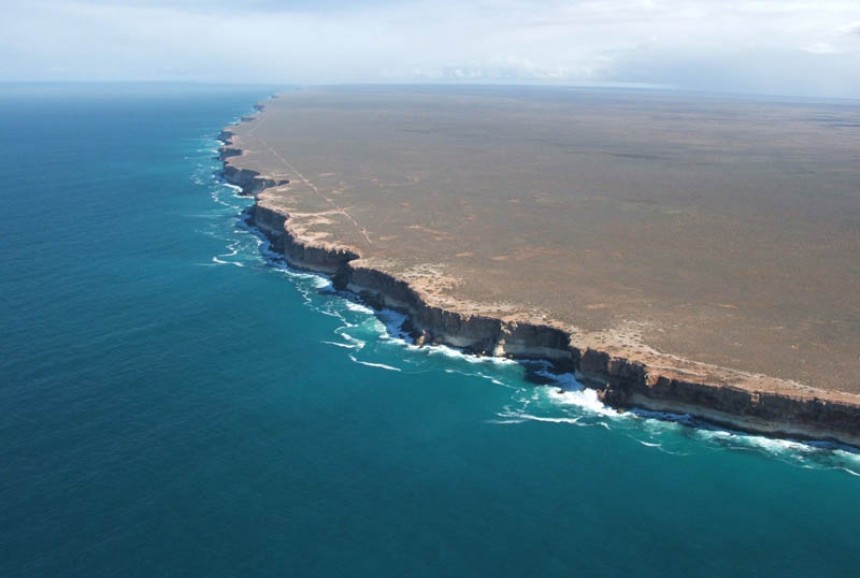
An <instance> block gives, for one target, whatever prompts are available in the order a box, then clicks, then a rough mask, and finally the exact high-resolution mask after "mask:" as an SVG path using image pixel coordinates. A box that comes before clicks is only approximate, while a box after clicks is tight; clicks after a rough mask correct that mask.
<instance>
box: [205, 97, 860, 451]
mask: <svg viewBox="0 0 860 578" xmlns="http://www.w3.org/2000/svg"><path fill="white" fill-rule="evenodd" d="M256 108H257V110H258V111H261V110H262V109H263V107H262V106H258V107H256ZM242 122H253V117H245V118H243V119H242ZM234 136H235V135H234V133H233V131H231V130H230V129H229V128H228V129H225V130H223V131H222V132H221V134H220V136H219V138H220V140H221V141H222V142H223V143H224V146H223V147H222V148H221V153H220V156H221V160H222V161H223V163H224V177H225V179H226V180H227V181H228V182H230V183H231V184H233V185H236V186H238V187H240V188H241V189H242V193H243V194H245V195H249V196H253V197H254V198H255V200H256V203H255V204H254V206H252V207H251V208H250V209H249V210H248V221H249V223H250V224H252V225H253V226H255V227H256V228H258V229H259V230H260V231H261V232H262V233H263V234H264V235H265V236H266V237H267V238H268V239H269V240H270V242H271V245H272V249H273V250H275V251H277V252H279V253H282V254H283V255H284V257H285V259H286V260H287V262H289V263H290V264H291V265H293V266H295V267H299V268H302V269H307V270H310V271H315V272H319V273H323V274H326V275H330V276H331V277H332V279H333V281H334V283H335V285H336V286H337V287H338V288H343V289H349V290H351V291H354V292H356V293H358V294H359V295H361V296H362V297H363V298H364V299H365V300H366V301H367V302H368V303H369V304H371V305H373V306H374V307H377V308H381V307H389V308H393V309H397V310H400V311H402V312H404V313H406V314H407V316H408V321H407V324H408V326H407V327H406V329H407V330H408V331H409V332H410V334H411V335H412V336H413V338H414V339H415V341H416V343H418V344H423V343H432V344H444V345H449V346H452V347H457V348H460V349H463V350H466V351H468V352H471V353H474V354H477V355H493V356H505V357H511V358H517V359H541V360H548V361H550V362H552V363H553V365H554V366H555V368H556V369H557V370H558V371H570V372H574V373H575V374H576V376H577V378H578V379H579V380H580V381H582V382H584V383H585V384H587V385H588V386H589V387H594V388H595V389H596V390H597V391H598V393H599V395H600V397H601V399H602V400H603V401H604V402H605V403H606V404H608V405H610V406H612V407H616V408H619V409H624V408H642V409H647V410H652V411H661V412H671V413H678V414H689V415H691V416H694V417H698V418H701V419H704V420H706V421H709V422H712V423H715V424H718V425H723V426H728V427H731V428H735V429H739V430H743V431H749V432H757V433H764V434H768V435H774V436H787V437H796V438H804V439H815V440H827V441H837V442H840V443H845V444H848V445H852V446H855V447H860V395H854V394H849V393H845V392H838V391H832V390H820V389H815V388H811V387H808V386H805V385H803V384H799V383H796V382H793V381H788V380H784V379H776V378H771V377H768V376H764V375H760V374H752V373H746V372H740V371H734V370H731V369H727V368H722V367H715V366H711V365H706V364H702V363H696V362H694V361H690V360H685V359H680V358H677V357H675V356H671V355H662V354H659V353H658V354H656V355H655V352H651V355H649V356H647V358H643V356H642V355H641V354H640V353H639V352H637V351H635V350H634V349H633V348H631V347H629V346H627V345H625V344H624V343H609V344H607V343H606V342H605V341H604V340H602V339H599V340H598V339H595V338H594V335H593V334H588V333H584V332H579V331H576V330H572V329H571V328H570V327H566V326H563V325H561V324H557V323H554V322H552V321H546V320H541V321H533V320H529V319H524V318H521V317H516V316H511V317H502V316H496V315H480V314H475V313H473V312H471V311H461V310H458V308H457V306H456V304H453V305H452V303H451V302H450V301H445V300H440V299H438V298H437V296H436V295H435V294H434V293H433V292H432V291H428V290H427V288H426V287H425V286H424V285H423V284H421V285H418V284H416V283H414V282H413V281H412V280H410V279H407V278H401V277H399V276H397V275H394V274H391V273H389V272H387V271H385V270H383V268H382V267H380V266H379V265H378V263H377V262H376V261H374V260H373V259H368V258H364V257H363V256H362V255H361V254H360V251H359V250H357V249H356V248H354V247H352V246H349V245H348V244H346V243H341V242H336V241H334V242H333V241H331V240H329V239H319V238H314V237H313V236H312V235H308V234H306V231H305V230H303V229H302V228H298V227H296V226H294V222H291V215H290V213H289V211H286V210H284V209H283V208H282V207H280V206H278V205H277V204H276V203H272V202H271V200H270V199H269V198H268V197H267V194H266V193H267V191H269V190H274V189H276V188H283V187H288V186H289V179H288V178H284V177H278V176H267V175H261V174H259V173H258V172H256V171H254V170H251V169H248V168H245V167H243V166H242V162H241V161H242V154H243V150H242V147H241V143H237V142H235V141H234ZM293 221H295V219H293Z"/></svg>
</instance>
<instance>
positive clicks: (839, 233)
mask: <svg viewBox="0 0 860 578" xmlns="http://www.w3.org/2000/svg"><path fill="white" fill-rule="evenodd" d="M257 108H258V114H257V115H255V116H253V117H246V118H244V119H243V120H242V122H240V123H239V124H237V125H234V126H231V127H228V128H226V129H225V130H224V131H223V132H222V135H221V138H222V141H223V142H224V143H225V144H224V147H222V149H221V157H222V159H223V161H224V175H225V177H226V178H227V180H228V181H230V182H232V183H233V184H236V185H238V186H240V187H241V188H242V190H243V192H244V193H245V194H248V195H253V196H254V197H255V198H256V204H255V205H254V207H252V209H251V210H250V212H249V216H250V219H251V221H252V223H253V224H254V225H255V226H256V227H257V228H259V229H260V231H262V232H263V233H264V234H266V235H267V236H268V238H269V239H270V240H271V241H272V245H273V248H274V249H275V250H277V251H279V252H282V253H283V254H284V256H285V258H286V259H287V261H288V262H290V263H291V264H292V265H294V266H297V267H301V268H304V269H309V270H312V271H316V272H320V273H325V274H328V275H331V276H332V277H333V279H334V282H335V284H336V285H337V286H338V287H341V288H346V289H350V290H352V291H355V292H357V293H359V294H360V295H362V296H363V298H364V299H365V300H366V301H367V302H368V303H370V304H371V305H374V306H377V307H391V308H395V309H398V310H401V311H403V312H405V313H407V314H408V318H409V321H408V328H407V329H408V330H409V331H410V333H411V334H412V335H413V337H414V339H415V340H416V342H417V343H419V344H421V343H439V344H446V345H451V346H454V347H458V348H462V349H464V350H467V351H469V352H472V353H475V354H478V355H495V356H507V357H513V358H521V359H544V360H549V361H551V362H553V363H554V364H555V366H556V367H557V369H558V370H559V371H573V372H575V373H576V374H577V376H578V378H579V379H580V380H582V381H583V382H584V383H586V384H587V385H589V386H592V387H595V388H596V389H597V390H598V392H599V394H600V396H601V398H602V399H603V400H604V402H605V403H607V404H609V405H611V406H614V407H618V408H631V407H634V408H644V409H650V410H656V411H666V412H673V413H684V414H690V415H693V416H696V417H700V418H703V419H705V420H708V421H711V422H714V423H716V424H720V425H725V426H728V427H732V428H737V429H741V430H744V431H754V432H761V433H767V434H772V435H778V436H790V437H797V438H809V439H820V440H833V441H838V442H842V443H846V444H849V445H853V446H857V447H860V379H858V378H857V376H858V375H860V301H858V299H857V294H856V289H857V288H858V287H860V260H858V259H857V255H860V235H858V234H857V232H858V231H860V189H858V183H860V168H858V167H857V166H856V163H854V162H853V159H854V156H855V154H856V150H860V135H858V131H857V128H856V127H857V126H860V124H858V123H857V121H858V119H860V110H858V108H857V107H856V106H855V107H852V106H850V105H842V106H840V105H834V104H829V105H815V104H809V103H806V104H798V103H794V104H792V103H782V104H776V105H774V104H772V103H761V102H759V103H756V102H741V101H727V100H707V99H701V98H699V99H695V100H690V99H687V100H685V99H683V98H679V97H677V96H671V95H661V94H656V93H630V92H612V93H608V92H601V91H597V92H594V91H575V90H565V89H501V88H486V89H470V90H467V89H425V88H373V89H371V88H331V89H314V90H302V91H295V92H292V93H287V94H284V95H281V96H279V97H278V98H275V99H273V100H271V101H269V102H267V103H266V104H265V106H263V105H259V106H258V107H257Z"/></svg>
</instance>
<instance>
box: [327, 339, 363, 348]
mask: <svg viewBox="0 0 860 578" xmlns="http://www.w3.org/2000/svg"><path fill="white" fill-rule="evenodd" d="M322 343H325V344H326V345H334V346H335V347H342V348H344V349H361V346H360V345H359V344H357V343H338V342H337V341H322Z"/></svg>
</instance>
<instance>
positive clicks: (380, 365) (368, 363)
mask: <svg viewBox="0 0 860 578" xmlns="http://www.w3.org/2000/svg"><path fill="white" fill-rule="evenodd" d="M349 358H350V359H351V360H353V361H354V362H356V363H358V364H361V365H366V366H367V367H375V368H378V369H385V370H386V371H403V370H402V369H400V368H399V367H394V366H393V365H386V364H385V363H374V362H372V361H362V360H360V359H356V357H355V356H354V355H350V356H349Z"/></svg>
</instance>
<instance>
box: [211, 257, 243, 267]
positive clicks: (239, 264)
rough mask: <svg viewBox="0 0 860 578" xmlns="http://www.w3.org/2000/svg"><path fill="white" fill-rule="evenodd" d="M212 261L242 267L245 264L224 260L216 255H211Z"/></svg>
mask: <svg viewBox="0 0 860 578" xmlns="http://www.w3.org/2000/svg"><path fill="white" fill-rule="evenodd" d="M212 262H213V263H216V264H218V265H233V266H235V267H244V266H245V265H243V264H242V263H240V262H238V261H224V260H222V259H219V258H218V257H212Z"/></svg>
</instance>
